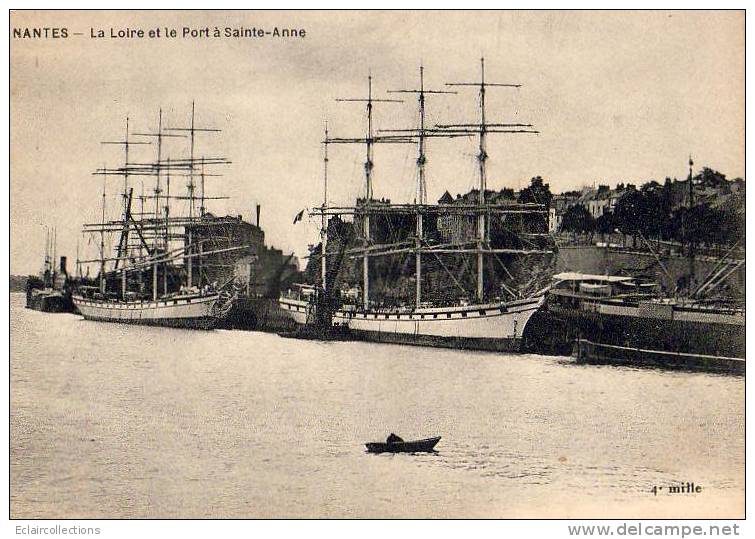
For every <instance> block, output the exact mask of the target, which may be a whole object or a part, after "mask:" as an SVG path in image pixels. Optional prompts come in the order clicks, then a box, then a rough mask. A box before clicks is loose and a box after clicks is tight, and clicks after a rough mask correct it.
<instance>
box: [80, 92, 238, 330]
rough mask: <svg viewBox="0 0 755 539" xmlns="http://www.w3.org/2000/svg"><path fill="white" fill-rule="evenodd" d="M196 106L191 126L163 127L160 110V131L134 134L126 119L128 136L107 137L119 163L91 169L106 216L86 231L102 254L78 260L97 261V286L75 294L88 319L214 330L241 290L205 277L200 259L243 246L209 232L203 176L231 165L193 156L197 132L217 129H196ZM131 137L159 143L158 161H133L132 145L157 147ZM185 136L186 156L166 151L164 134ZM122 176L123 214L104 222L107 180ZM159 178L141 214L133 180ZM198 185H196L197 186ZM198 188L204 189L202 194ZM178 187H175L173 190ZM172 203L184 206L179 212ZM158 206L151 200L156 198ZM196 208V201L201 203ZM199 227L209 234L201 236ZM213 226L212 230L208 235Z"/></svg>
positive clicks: (210, 221) (230, 281)
mask: <svg viewBox="0 0 755 539" xmlns="http://www.w3.org/2000/svg"><path fill="white" fill-rule="evenodd" d="M194 120H195V115H194V103H192V108H191V122H190V124H189V126H188V127H164V126H163V115H162V110H160V112H159V116H158V127H157V131H156V132H154V133H152V132H146V133H131V132H130V129H129V119H128V118H126V131H125V138H124V140H122V141H107V142H104V143H103V144H114V145H119V146H122V147H123V148H124V153H125V159H124V163H123V165H122V166H119V167H116V168H107V167H103V168H101V169H97V170H96V171H95V172H94V174H95V175H99V176H102V178H103V187H102V218H101V221H100V222H99V223H89V224H85V225H84V229H83V232H84V234H89V235H94V236H95V237H97V236H98V237H99V240H100V241H99V258H98V259H91V260H83V261H79V263H80V264H90V263H97V264H98V265H99V283H98V286H79V287H78V289H77V290H76V293H75V294H74V295H73V301H74V304H75V306H76V308H77V309H78V310H79V312H80V313H81V314H82V315H83V316H84V318H86V319H88V320H97V321H106V322H121V323H130V324H145V325H156V326H172V327H182V328H197V329H211V328H213V327H215V326H216V324H217V323H218V321H219V320H221V319H223V318H224V317H225V316H226V315H227V314H228V312H229V311H230V309H231V308H232V307H233V302H234V301H235V298H236V297H237V295H238V290H239V287H238V286H237V284H236V283H235V281H234V280H233V279H232V278H231V279H228V280H227V281H226V282H223V283H218V282H215V281H213V282H208V279H207V278H206V272H205V271H203V270H204V268H203V266H202V265H203V260H206V259H207V257H209V256H211V255H217V254H219V253H227V252H233V251H239V250H241V249H244V246H239V245H232V246H225V247H224V246H223V241H224V238H222V237H218V236H217V235H213V234H212V228H213V225H214V224H215V223H216V222H215V220H213V219H208V216H210V215H211V214H209V212H208V211H207V208H206V207H205V203H206V201H207V200H211V199H225V198H227V197H218V196H214V197H210V196H206V193H205V180H206V178H207V177H210V176H217V174H214V173H212V172H211V170H212V168H214V167H215V166H220V165H226V164H229V163H230V161H229V160H227V159H226V158H224V157H207V156H204V155H203V156H200V157H197V156H196V153H197V152H196V148H195V138H196V136H197V135H198V134H200V133H203V134H213V133H217V132H219V130H218V129H210V128H199V127H196V126H195V122H194ZM132 135H133V136H135V137H140V138H142V139H144V138H148V139H152V140H154V141H155V142H156V148H157V155H156V159H155V160H154V161H148V162H140V161H132V160H131V159H130V156H129V150H130V148H131V147H132V146H134V145H144V144H152V142H151V140H139V139H137V140H134V139H133V138H132ZM167 138H171V139H175V138H188V142H189V148H188V157H178V158H175V157H174V158H171V157H169V156H166V152H165V148H164V143H165V139H167ZM113 176H114V177H116V178H122V179H123V193H122V198H123V207H122V214H121V216H120V218H119V219H115V220H106V197H107V188H106V186H107V179H108V178H110V177H113ZM137 179H139V180H141V182H142V186H143V185H144V182H145V181H146V182H150V183H152V182H154V184H153V185H154V188H153V189H152V194H151V195H145V194H144V192H143V193H142V195H141V196H140V197H139V199H140V201H141V208H140V211H137V210H136V209H135V208H134V204H133V202H134V198H135V197H134V189H133V186H132V182H134V181H135V180H137ZM176 179H178V180H181V181H187V183H186V193H185V194H183V193H181V194H178V195H177V194H175V192H173V193H171V180H173V181H174V182H175V181H176ZM197 184H198V185H197ZM197 190H198V191H199V192H198V193H197ZM174 191H175V188H174ZM175 201H180V202H182V203H184V205H185V207H186V208H185V211H183V212H181V211H176V212H175V214H174V213H173V211H174V209H175V206H176V204H175ZM152 202H153V203H154V205H152V204H151V203H152ZM197 205H199V206H198V207H197ZM200 230H202V231H204V232H205V233H202V234H199V233H198V232H199V231H200ZM207 231H209V233H207ZM108 235H117V236H118V242H117V244H116V246H115V253H114V254H113V255H112V256H106V248H105V237H106V236H108Z"/></svg>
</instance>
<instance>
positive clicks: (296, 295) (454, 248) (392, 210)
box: [280, 59, 555, 351]
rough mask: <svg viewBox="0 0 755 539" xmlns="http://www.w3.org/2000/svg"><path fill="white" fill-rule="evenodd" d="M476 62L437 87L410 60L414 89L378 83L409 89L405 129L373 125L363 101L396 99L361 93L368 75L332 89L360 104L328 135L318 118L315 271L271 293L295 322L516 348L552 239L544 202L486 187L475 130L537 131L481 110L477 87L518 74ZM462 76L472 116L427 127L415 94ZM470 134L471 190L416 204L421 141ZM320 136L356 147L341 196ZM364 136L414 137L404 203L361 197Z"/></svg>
mask: <svg viewBox="0 0 755 539" xmlns="http://www.w3.org/2000/svg"><path fill="white" fill-rule="evenodd" d="M480 69H481V77H480V80H479V81H475V82H463V83H447V85H446V89H444V90H431V89H427V88H425V84H424V69H423V68H422V67H420V81H419V87H418V88H416V89H402V90H393V91H389V92H393V93H399V94H413V95H416V96H417V98H418V104H419V125H418V126H417V127H413V128H401V129H382V130H377V131H376V130H375V128H374V125H373V107H374V106H375V105H376V104H382V103H395V102H400V100H397V99H380V98H375V97H373V93H372V77H371V76H370V77H369V78H368V93H367V97H366V99H361V98H359V99H339V100H337V101H347V102H363V103H366V118H367V126H366V133H365V135H364V136H363V137H356V138H331V137H329V135H328V131H327V127H326V132H325V140H324V148H325V151H324V154H325V159H324V198H323V203H322V205H321V206H320V207H318V208H315V209H313V210H311V211H310V215H311V216H312V217H314V218H319V220H320V227H321V230H320V232H321V239H322V242H321V245H320V246H319V247H318V248H316V249H313V252H312V254H311V255H310V257H311V259H314V260H317V259H319V262H320V276H319V279H318V282H317V283H314V284H312V285H310V286H301V287H299V288H298V289H294V290H290V291H289V293H287V294H284V295H283V296H282V297H281V300H280V305H281V307H282V308H283V309H284V310H286V311H287V312H288V313H290V315H291V316H292V317H293V318H294V320H296V322H298V323H299V324H301V325H302V326H303V327H310V328H312V331H309V332H307V333H308V334H309V335H312V336H317V335H327V334H329V333H332V332H333V330H334V329H340V330H342V331H340V332H337V334H339V335H348V338H355V339H364V340H371V341H380V342H393V343H406V344H418V345H428V346H440V347H454V348H465V349H479V350H496V351H519V350H520V348H521V344H522V336H523V333H524V330H525V327H526V325H527V322H528V321H529V319H530V317H531V316H532V315H533V314H534V313H535V311H537V309H538V308H540V306H541V305H542V304H543V302H544V297H545V292H546V289H547V284H548V280H549V279H550V275H551V272H550V268H551V267H552V264H553V263H554V258H555V257H554V255H555V252H554V245H553V242H552V238H551V236H550V235H549V234H548V233H547V217H546V216H547V208H546V207H545V205H544V204H542V203H538V202H537V201H527V202H523V201H521V200H517V199H514V198H507V197H503V196H501V193H503V191H501V192H500V193H499V192H497V191H492V190H490V189H488V178H487V166H486V165H487V161H488V151H487V139H488V136H489V135H492V134H499V133H510V134H536V133H538V131H536V130H535V129H534V128H533V126H532V125H531V124H524V123H511V122H510V123H502V122H490V121H489V120H488V119H487V117H486V103H485V98H486V92H487V91H488V90H489V89H490V88H495V87H499V88H519V87H520V85H519V84H499V83H490V82H487V81H486V80H485V63H484V59H481V61H480ZM464 87H473V88H476V89H477V91H478V98H479V114H480V116H479V119H478V120H477V121H474V122H472V123H457V124H450V123H449V124H435V125H434V126H433V127H429V126H427V125H426V107H425V105H426V99H427V97H429V96H436V95H439V94H456V93H457V91H456V90H457V89H459V88H464ZM471 137H476V138H477V139H478V149H479V153H478V155H477V165H478V178H477V182H478V184H479V188H478V189H477V190H476V192H474V193H473V196H472V197H471V199H457V200H450V199H445V200H444V199H441V201H439V203H438V204H430V203H428V201H427V181H426V164H427V161H428V156H427V151H426V145H427V141H428V140H429V139H434V138H471ZM332 144H364V145H365V147H366V159H365V163H364V181H365V189H364V197H363V198H359V199H357V201H356V204H355V205H353V206H337V205H330V204H329V201H328V177H327V171H328V168H327V167H328V147H329V146H330V145H332ZM376 144H416V145H417V148H418V154H417V159H416V179H417V182H416V197H415V200H414V201H413V202H411V203H391V202H390V201H389V200H385V199H376V198H375V197H374V196H373V182H374V159H373V152H374V148H375V145H376ZM512 192H513V191H512ZM349 220H350V221H349ZM391 260H393V262H390V261H391ZM349 263H351V264H353V265H352V266H351V269H349V267H348V266H349ZM411 266H413V271H411V269H412V268H411ZM360 274H361V275H360ZM392 277H393V278H394V279H393V280H394V281H399V284H398V285H397V286H394V287H393V288H391V286H390V285H389V284H387V283H388V282H389V281H391V278H392ZM349 280H350V281H351V283H348V282H345V281H349ZM357 281H358V282H357ZM375 282H378V284H379V285H382V288H383V294H382V297H379V296H378V294H374V295H373V290H372V289H373V287H374V286H375ZM412 288H413V290H412ZM386 290H388V293H386ZM401 292H404V294H403V295H402V294H401Z"/></svg>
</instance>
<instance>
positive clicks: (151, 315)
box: [73, 294, 218, 329]
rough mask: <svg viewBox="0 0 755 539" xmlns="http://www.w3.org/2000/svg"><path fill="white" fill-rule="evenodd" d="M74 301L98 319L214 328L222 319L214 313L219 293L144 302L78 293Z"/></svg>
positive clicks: (84, 313) (127, 322)
mask: <svg viewBox="0 0 755 539" xmlns="http://www.w3.org/2000/svg"><path fill="white" fill-rule="evenodd" d="M73 301H74V304H75V306H76V307H77V308H78V310H79V312H80V313H81V315H82V316H83V317H84V318H85V319H87V320H95V321H98V322H117V323H121V324H139V325H147V326H164V327H175V328H187V329H213V328H214V327H215V326H216V325H217V322H218V319H217V317H216V316H214V315H213V307H214V306H215V303H216V302H217V301H218V295H217V294H213V295H209V296H197V297H191V298H171V299H165V300H158V301H144V302H113V301H103V300H96V299H89V298H83V297H81V296H74V298H73Z"/></svg>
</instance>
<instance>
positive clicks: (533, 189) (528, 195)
mask: <svg viewBox="0 0 755 539" xmlns="http://www.w3.org/2000/svg"><path fill="white" fill-rule="evenodd" d="M552 198H553V194H552V193H551V188H550V185H549V184H547V183H544V182H543V178H541V177H540V176H535V177H534V178H532V179H531V180H530V185H529V187H525V188H524V189H522V190H521V191H520V192H519V202H520V203H522V204H543V205H544V206H545V207H546V208H547V207H550V205H551V199H552Z"/></svg>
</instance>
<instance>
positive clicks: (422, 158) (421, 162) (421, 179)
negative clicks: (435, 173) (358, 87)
mask: <svg viewBox="0 0 755 539" xmlns="http://www.w3.org/2000/svg"><path fill="white" fill-rule="evenodd" d="M388 93H410V94H417V97H418V101H419V129H413V130H389V131H396V132H401V131H406V132H410V133H412V134H413V135H416V136H417V139H418V151H419V155H418V156H417V196H416V198H415V205H416V230H415V232H416V234H415V239H414V244H415V247H416V251H415V253H414V257H415V259H414V266H415V270H414V272H415V281H416V289H415V298H414V301H415V305H416V307H417V308H419V306H420V303H421V302H422V252H421V250H420V249H421V247H422V237H423V230H422V224H423V223H422V212H421V207H422V206H424V205H426V204H427V183H426V180H425V165H426V164H427V156H426V154H425V140H426V139H427V137H428V136H430V133H428V131H427V129H426V128H425V97H426V95H427V94H455V93H456V92H452V91H448V90H426V89H425V68H424V66H422V65H420V66H419V89H417V90H388Z"/></svg>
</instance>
